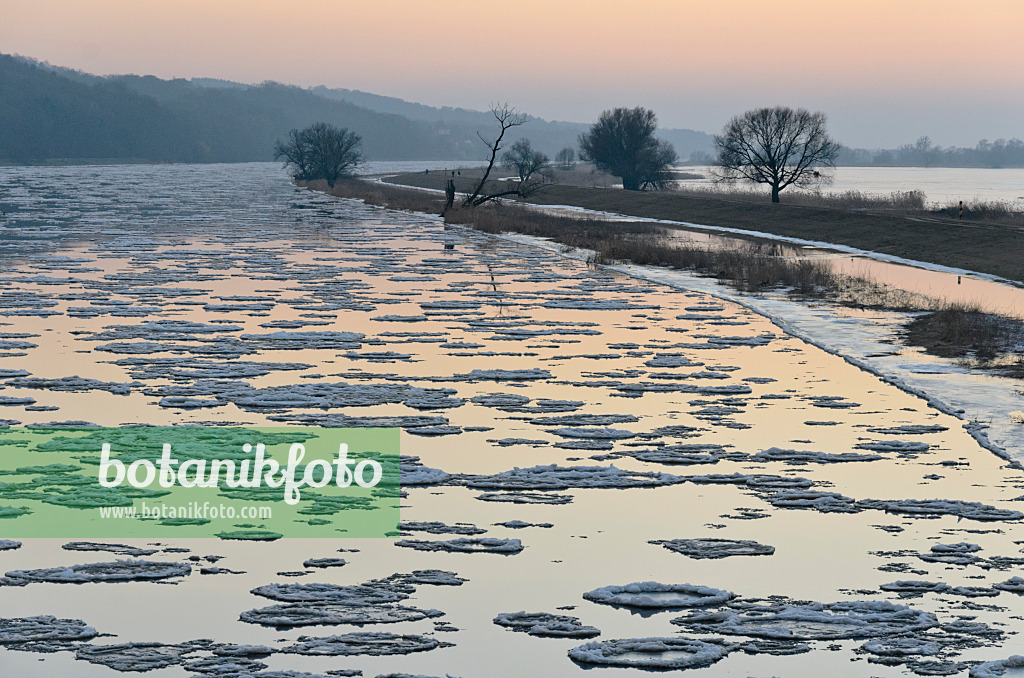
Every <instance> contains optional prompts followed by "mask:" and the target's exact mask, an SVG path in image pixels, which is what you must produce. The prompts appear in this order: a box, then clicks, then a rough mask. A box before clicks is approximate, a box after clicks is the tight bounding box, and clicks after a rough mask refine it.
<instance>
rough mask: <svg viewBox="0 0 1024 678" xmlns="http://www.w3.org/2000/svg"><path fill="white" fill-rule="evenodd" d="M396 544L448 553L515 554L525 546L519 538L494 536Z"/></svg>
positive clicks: (419, 549)
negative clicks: (497, 537)
mask: <svg viewBox="0 0 1024 678" xmlns="http://www.w3.org/2000/svg"><path fill="white" fill-rule="evenodd" d="M395 546H402V547H405V548H411V549H416V550H417V551H444V552H447V553H498V554H501V555H506V556H508V555H515V554H517V553H519V552H520V551H522V550H523V548H525V547H524V546H523V543H522V542H521V541H520V540H518V539H495V538H493V537H470V538H465V537H463V538H459V539H447V540H439V541H430V540H423V539H401V540H399V541H396V542H395Z"/></svg>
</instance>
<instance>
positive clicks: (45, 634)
mask: <svg viewBox="0 0 1024 678" xmlns="http://www.w3.org/2000/svg"><path fill="white" fill-rule="evenodd" d="M98 635H99V634H98V633H97V632H96V629H94V628H93V627H91V626H88V625H87V624H86V623H85V622H84V621H81V620H80V619H58V618H56V617H54V616H53V615H38V616H35V617H20V618H17V617H16V618H6V619H5V618H2V617H0V645H2V646H6V647H11V646H17V645H19V644H21V643H40V642H44V641H45V642H58V643H68V642H80V641H87V640H92V639H93V638H95V637H96V636H98ZM15 649H16V648H15ZM36 651H38V648H37V650H36Z"/></svg>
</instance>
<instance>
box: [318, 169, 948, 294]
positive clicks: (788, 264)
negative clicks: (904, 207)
mask: <svg viewBox="0 0 1024 678" xmlns="http://www.w3.org/2000/svg"><path fill="white" fill-rule="evenodd" d="M456 180H458V177H456ZM309 186H310V188H314V189H316V190H320V191H324V192H327V193H330V194H331V195H336V196H338V197H344V198H356V199H360V200H364V201H365V202H367V203H369V204H372V205H378V206H381V207H388V208H391V209H401V210H410V211H415V212H426V213H432V214H439V213H440V211H441V209H442V208H443V206H444V200H443V198H442V197H441V195H440V194H432V193H427V192H424V191H416V190H410V189H408V188H403V187H402V186H399V185H395V184H382V183H369V182H366V181H361V180H355V179H352V180H343V181H339V182H338V183H337V184H336V185H335V186H334V188H333V189H328V187H327V185H326V184H325V183H324V182H313V183H311V184H310V185H309ZM620 192H621V191H620ZM445 222H446V223H452V224H462V225H466V226H471V227H473V228H475V229H477V230H480V231H484V232H486V233H495V234H497V233H509V232H511V233H520V234H523V235H528V236H533V237H539V238H546V239H548V240H551V241H554V242H557V243H559V244H561V245H563V246H564V247H566V248H574V249H581V250H589V251H591V252H592V254H591V255H590V257H589V258H590V260H591V261H592V262H594V263H614V262H629V263H634V264H639V265H645V266H661V267H666V268H675V269H685V270H689V271H695V272H697V273H699V274H701V275H705V276H708V277H713V278H717V279H718V280H720V281H722V282H724V283H727V284H729V285H731V286H732V287H733V288H734V289H736V290H739V291H744V292H754V291H758V290H763V289H772V288H780V287H781V288H787V289H788V290H789V291H790V292H791V293H793V294H798V295H803V296H806V297H813V298H827V299H829V300H831V301H834V302H836V303H840V304H843V305H847V306H855V307H862V308H863V307H868V308H887V309H896V310H930V309H934V308H936V306H937V302H936V301H935V300H933V299H930V298H928V297H924V296H921V295H917V294H912V293H908V292H904V291H901V290H895V289H892V288H890V287H885V286H882V285H879V284H877V283H875V282H873V281H871V280H868V279H865V278H859V277H852V276H845V275H837V274H836V273H834V272H833V271H832V270H831V269H830V268H829V267H828V266H827V265H825V264H823V263H822V262H820V261H816V260H810V259H798V258H793V257H786V256H779V255H778V254H777V253H776V249H775V248H774V247H773V245H772V243H771V242H770V241H763V240H762V241H759V240H757V239H751V240H750V242H749V244H748V245H746V246H744V247H740V248H736V249H717V248H708V247H704V246H701V245H693V244H688V243H685V242H680V241H678V240H672V239H670V238H669V237H667V236H668V235H669V234H670V229H668V228H666V227H664V226H660V225H658V224H651V223H642V222H636V221H617V220H606V219H589V218H581V217H574V216H562V215H554V214H546V213H543V212H538V211H537V210H534V209H530V208H526V207H522V206H519V205H516V204H512V203H503V204H500V205H496V204H491V205H486V206H483V207H477V208H475V209H461V208H458V207H456V208H454V209H450V210H448V212H447V213H446V214H445Z"/></svg>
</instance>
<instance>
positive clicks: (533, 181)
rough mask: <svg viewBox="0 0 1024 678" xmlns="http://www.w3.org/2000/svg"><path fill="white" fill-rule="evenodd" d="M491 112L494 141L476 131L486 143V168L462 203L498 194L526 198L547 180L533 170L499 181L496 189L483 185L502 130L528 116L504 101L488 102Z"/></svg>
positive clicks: (475, 202)
mask: <svg viewBox="0 0 1024 678" xmlns="http://www.w3.org/2000/svg"><path fill="white" fill-rule="evenodd" d="M491 113H492V114H493V115H494V119H495V120H496V121H497V122H498V136H497V137H495V139H494V141H488V140H487V138H486V137H484V135H482V134H480V133H479V132H477V134H476V135H477V136H478V137H480V141H482V142H484V145H486V146H487V150H488V151H489V152H490V158H489V160H488V162H487V168H486V169H485V170H484V173H483V174H482V175H481V176H480V181H478V182H477V184H476V187H475V188H474V189H473V191H472V192H471V193H469V194H468V195H467V196H466V199H465V200H463V201H462V206H463V207H477V206H479V205H483V204H484V203H486V202H490V201H492V200H499V199H500V198H526V197H529V196H530V195H531V194H532V193H534V192H535V191H536V190H537V189H539V188H540V187H541V186H544V185H545V184H546V183H547V176H546V175H544V174H539V173H537V174H535V175H534V176H532V177H527V178H525V179H523V178H520V179H519V180H518V181H516V180H514V179H513V180H509V181H503V182H501V184H502V186H501V188H499V189H497V190H494V188H493V186H488V185H487V181H488V179H489V178H490V176H491V170H492V169H494V162H495V161H496V160H497V158H498V152H499V151H500V150H501V149H502V145H501V144H502V142H503V141H504V140H505V133H506V132H508V131H509V130H510V129H512V128H513V127H519V126H521V125H525V124H526V123H527V122H529V120H530V119H529V117H527V116H526V115H524V114H522V113H520V112H519V110H518V109H516V108H513V107H512V106H510V105H509V104H508V103H503V104H492V105H491ZM546 160H547V159H546V158H545V161H546Z"/></svg>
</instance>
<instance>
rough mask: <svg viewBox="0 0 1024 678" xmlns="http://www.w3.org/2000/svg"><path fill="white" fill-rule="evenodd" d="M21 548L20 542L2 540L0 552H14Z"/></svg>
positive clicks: (0, 541)
mask: <svg viewBox="0 0 1024 678" xmlns="http://www.w3.org/2000/svg"><path fill="white" fill-rule="evenodd" d="M20 548H21V542H20V541H14V540H13V539H0V551H13V550H15V549H20Z"/></svg>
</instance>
